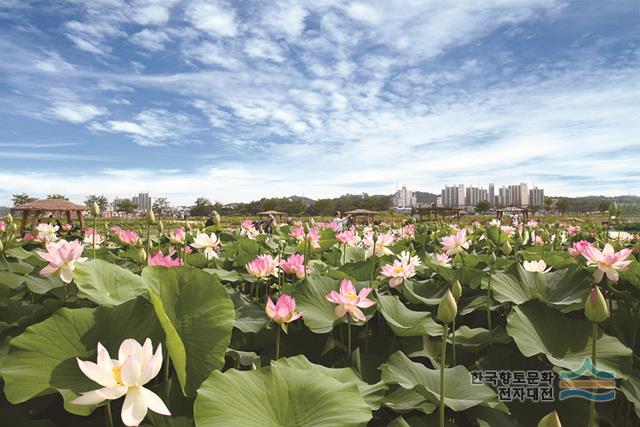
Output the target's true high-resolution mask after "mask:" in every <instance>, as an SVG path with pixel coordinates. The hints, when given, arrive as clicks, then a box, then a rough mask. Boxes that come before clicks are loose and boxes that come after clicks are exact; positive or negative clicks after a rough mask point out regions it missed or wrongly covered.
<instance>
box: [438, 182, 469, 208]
mask: <svg viewBox="0 0 640 427" xmlns="http://www.w3.org/2000/svg"><path fill="white" fill-rule="evenodd" d="M465 196H466V194H465V191H464V185H463V184H460V185H455V186H453V187H449V186H448V185H445V186H444V189H442V206H444V207H447V208H459V207H462V206H464V205H465Z"/></svg>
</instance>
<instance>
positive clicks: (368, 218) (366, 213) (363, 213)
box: [345, 209, 380, 223]
mask: <svg viewBox="0 0 640 427" xmlns="http://www.w3.org/2000/svg"><path fill="white" fill-rule="evenodd" d="M379 213H380V212H378V211H370V210H369V209H354V210H352V211H349V212H345V214H347V215H351V216H352V217H353V218H354V222H356V223H357V218H358V217H363V218H364V220H363V222H365V223H366V222H370V223H373V219H374V217H375V215H377V214H379Z"/></svg>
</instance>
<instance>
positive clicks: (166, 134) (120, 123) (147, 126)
mask: <svg viewBox="0 0 640 427" xmlns="http://www.w3.org/2000/svg"><path fill="white" fill-rule="evenodd" d="M90 127H91V129H93V130H94V131H103V132H111V133H124V134H127V135H129V136H130V137H131V138H132V139H133V141H134V142H135V143H136V144H139V145H145V146H152V145H164V144H180V143H185V142H188V140H187V141H184V140H183V138H184V137H187V136H188V135H189V134H190V133H192V132H193V131H194V130H195V128H194V127H193V125H192V124H191V122H190V120H189V118H188V117H187V116H185V115H184V114H176V113H170V112H169V111H167V110H163V109H153V110H145V111H142V112H140V113H138V114H137V115H136V116H135V120H134V121H129V120H108V121H106V122H104V123H94V124H92V125H91V126H90Z"/></svg>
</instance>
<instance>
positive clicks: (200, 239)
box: [191, 233, 220, 260]
mask: <svg viewBox="0 0 640 427" xmlns="http://www.w3.org/2000/svg"><path fill="white" fill-rule="evenodd" d="M219 245H220V239H218V236H216V234H215V233H211V234H210V235H206V234H205V233H198V235H197V236H196V238H195V239H194V240H193V243H192V244H191V246H193V247H194V248H196V249H204V255H205V256H206V257H207V259H208V260H212V259H214V258H218V254H217V253H216V249H217V248H218V246H219Z"/></svg>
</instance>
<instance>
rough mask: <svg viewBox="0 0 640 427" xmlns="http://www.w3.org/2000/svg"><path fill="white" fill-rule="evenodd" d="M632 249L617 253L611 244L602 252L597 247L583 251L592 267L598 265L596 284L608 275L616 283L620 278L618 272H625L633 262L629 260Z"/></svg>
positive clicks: (595, 274)
mask: <svg viewBox="0 0 640 427" xmlns="http://www.w3.org/2000/svg"><path fill="white" fill-rule="evenodd" d="M631 252H632V249H628V248H627V249H622V250H621V251H620V252H616V251H615V249H613V246H611V245H610V244H609V243H607V244H606V245H604V249H603V250H602V252H600V250H599V249H598V248H596V247H595V246H589V247H587V248H585V249H584V250H583V251H582V256H584V257H585V258H586V259H587V261H589V264H590V265H596V266H597V267H598V269H597V270H596V271H595V273H594V274H593V279H594V281H595V282H596V283H600V281H601V280H602V277H603V276H604V274H605V273H606V275H607V277H608V278H609V280H611V281H612V282H614V283H616V282H617V281H618V279H619V278H620V275H619V274H618V271H625V270H626V269H627V267H628V266H629V264H631V262H632V260H627V258H628V257H629V255H631Z"/></svg>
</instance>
